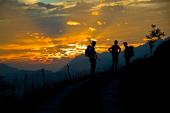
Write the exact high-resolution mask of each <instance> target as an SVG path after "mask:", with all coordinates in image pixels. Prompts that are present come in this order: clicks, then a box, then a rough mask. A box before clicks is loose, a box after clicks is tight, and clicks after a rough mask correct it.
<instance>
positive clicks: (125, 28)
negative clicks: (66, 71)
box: [0, 0, 170, 70]
mask: <svg viewBox="0 0 170 113" xmlns="http://www.w3.org/2000/svg"><path fill="white" fill-rule="evenodd" d="M169 6H170V1H169V0H69V1H68V0H0V63H6V64H9V65H11V66H13V67H17V68H20V69H31V70H35V69H38V68H39V67H40V66H42V65H43V66H46V67H47V69H49V70H54V69H59V68H61V67H62V66H63V65H65V64H66V63H67V62H69V61H70V60H72V59H73V58H75V57H76V56H78V55H81V54H82V53H84V49H85V48H86V46H87V45H88V44H89V41H90V39H91V40H96V41H97V47H96V49H97V52H98V53H102V52H106V51H107V48H108V47H110V46H111V45H112V44H113V42H114V40H115V39H117V40H118V41H119V44H120V45H121V44H122V42H124V41H128V42H129V43H130V44H133V45H134V46H139V45H141V44H143V43H144V40H143V39H144V38H145V37H144V36H145V34H147V33H148V31H149V30H150V25H151V24H157V25H158V26H159V27H160V28H161V30H162V31H164V32H165V33H166V35H169V34H170V27H169V26H170V22H169V14H170V8H169ZM54 66H55V68H54Z"/></svg>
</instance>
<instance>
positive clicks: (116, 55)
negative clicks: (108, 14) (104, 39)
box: [108, 40, 121, 69]
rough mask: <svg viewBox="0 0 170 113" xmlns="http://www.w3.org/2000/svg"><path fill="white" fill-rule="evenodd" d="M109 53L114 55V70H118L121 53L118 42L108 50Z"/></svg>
mask: <svg viewBox="0 0 170 113" xmlns="http://www.w3.org/2000/svg"><path fill="white" fill-rule="evenodd" d="M108 51H109V52H110V53H111V54H112V61H113V62H112V63H113V64H112V68H113V69H117V65H118V60H119V53H120V52H121V48H120V46H119V45H118V41H117V40H115V41H114V45H113V46H112V47H110V48H109V49H108Z"/></svg>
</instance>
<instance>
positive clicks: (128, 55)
mask: <svg viewBox="0 0 170 113" xmlns="http://www.w3.org/2000/svg"><path fill="white" fill-rule="evenodd" d="M123 45H124V47H125V51H124V57H125V61H126V66H128V65H129V64H130V60H131V58H132V57H133V56H134V51H133V49H134V47H133V46H128V43H127V42H124V43H123Z"/></svg>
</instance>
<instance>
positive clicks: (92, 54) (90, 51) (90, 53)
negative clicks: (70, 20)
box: [85, 41, 97, 77]
mask: <svg viewBox="0 0 170 113" xmlns="http://www.w3.org/2000/svg"><path fill="white" fill-rule="evenodd" d="M95 45H96V41H92V43H91V45H88V46H87V49H86V50H85V55H86V56H87V57H89V61H90V63H91V74H92V76H93V77H95V69H96V58H97V55H96V51H95Z"/></svg>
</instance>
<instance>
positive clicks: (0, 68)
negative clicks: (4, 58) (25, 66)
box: [0, 64, 19, 74]
mask: <svg viewBox="0 0 170 113" xmlns="http://www.w3.org/2000/svg"><path fill="white" fill-rule="evenodd" d="M17 71H19V70H18V69H16V68H13V67H10V66H8V65H6V64H0V74H6V73H14V72H17Z"/></svg>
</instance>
